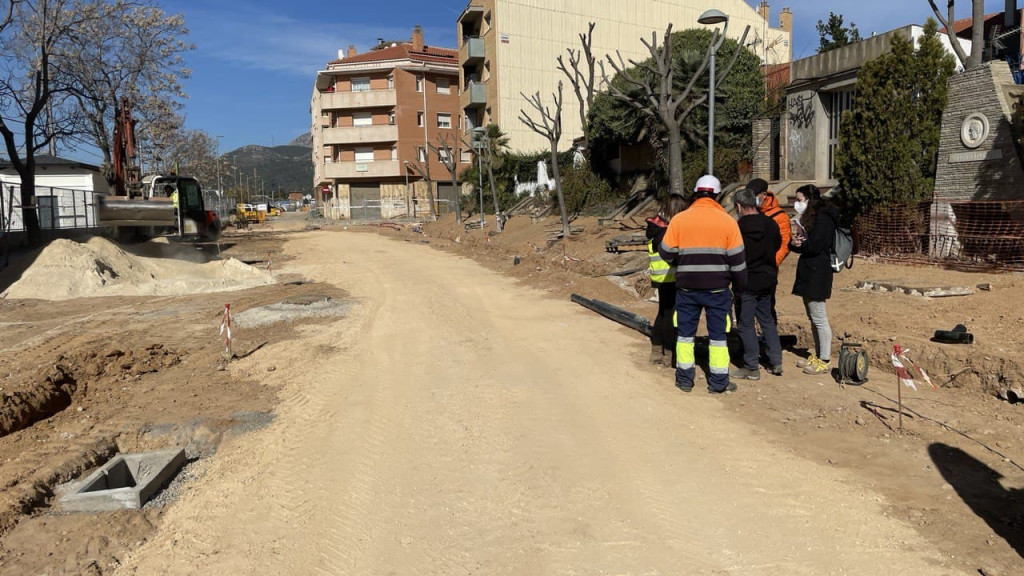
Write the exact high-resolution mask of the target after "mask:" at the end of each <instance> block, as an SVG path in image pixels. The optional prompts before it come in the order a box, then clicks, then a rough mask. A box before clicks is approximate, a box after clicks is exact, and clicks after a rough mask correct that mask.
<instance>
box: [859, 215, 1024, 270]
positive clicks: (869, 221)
mask: <svg viewBox="0 0 1024 576" xmlns="http://www.w3.org/2000/svg"><path fill="white" fill-rule="evenodd" d="M855 242H856V249H857V252H858V253H860V254H863V255H872V256H879V257H882V258H886V259H892V260H900V261H915V262H945V263H951V264H956V265H959V266H961V267H965V268H976V269H984V268H1004V269H1014V270H1020V269H1024V201H1020V200H1012V201H996V202H970V201H949V200H935V201H929V202H917V203H912V204H893V205H889V206H882V207H878V208H875V209H873V210H871V211H869V212H868V213H866V214H864V215H863V216H861V217H860V218H859V219H858V220H857V222H856V225H855Z"/></svg>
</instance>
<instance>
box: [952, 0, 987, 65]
mask: <svg viewBox="0 0 1024 576" xmlns="http://www.w3.org/2000/svg"><path fill="white" fill-rule="evenodd" d="M971 4H972V7H973V10H972V14H971V18H972V24H971V56H970V58H968V59H967V66H965V68H967V69H968V70H969V69H971V68H976V67H978V66H980V65H981V60H982V56H983V54H984V51H985V0H974V1H973V2H972V3H971ZM949 25H950V26H952V25H953V23H952V22H950V23H949Z"/></svg>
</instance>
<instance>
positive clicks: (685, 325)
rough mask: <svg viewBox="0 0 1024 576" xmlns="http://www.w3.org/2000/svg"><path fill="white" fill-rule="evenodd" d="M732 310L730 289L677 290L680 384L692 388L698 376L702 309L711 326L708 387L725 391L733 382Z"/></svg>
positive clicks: (677, 348)
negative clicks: (696, 342)
mask: <svg viewBox="0 0 1024 576" xmlns="http://www.w3.org/2000/svg"><path fill="white" fill-rule="evenodd" d="M730 310H732V292H730V291H729V290H728V289H722V290H714V291H701V290H692V291H691V290H679V291H677V292H676V323H677V324H678V331H679V333H678V336H677V338H676V386H679V387H680V388H692V387H693V380H694V377H695V376H696V373H697V370H696V365H697V364H696V360H695V359H694V354H693V342H694V337H695V336H696V335H697V325H698V324H699V323H700V313H701V311H706V317H707V326H708V340H709V342H708V372H709V373H710V374H709V375H708V389H709V390H711V391H712V392H721V391H724V390H725V388H726V387H727V386H728V385H729V347H728V343H727V342H726V334H727V333H728V332H729V328H730V326H729V322H730V318H729V312H730Z"/></svg>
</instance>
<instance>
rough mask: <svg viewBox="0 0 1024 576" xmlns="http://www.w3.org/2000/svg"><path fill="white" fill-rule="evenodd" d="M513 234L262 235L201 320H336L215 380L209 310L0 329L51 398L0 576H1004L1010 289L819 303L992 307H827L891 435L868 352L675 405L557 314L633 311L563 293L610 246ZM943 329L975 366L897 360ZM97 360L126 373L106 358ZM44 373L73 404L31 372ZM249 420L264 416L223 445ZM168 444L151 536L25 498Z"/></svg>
mask: <svg viewBox="0 0 1024 576" xmlns="http://www.w3.org/2000/svg"><path fill="white" fill-rule="evenodd" d="M513 223H514V226H513V227H511V228H510V230H508V231H507V232H506V234H505V235H503V236H501V237H494V236H490V235H488V234H487V233H486V232H485V231H474V232H471V233H466V232H464V231H460V230H457V229H456V228H455V227H454V226H451V225H446V224H444V223H439V224H434V225H429V226H427V227H425V232H426V234H423V235H421V234H416V233H413V232H410V231H401V232H394V231H391V230H382V234H376V233H370V234H367V233H357V232H366V231H372V232H376V231H377V229H376V228H369V227H355V226H353V227H350V228H349V229H347V230H345V229H344V227H342V226H333V227H329V228H326V229H324V230H317V231H306V232H298V231H288V230H281V228H282V227H281V226H280V225H279V226H278V230H276V231H273V232H271V231H269V230H266V229H264V230H257V231H255V232H253V233H250V234H245V235H239V236H237V237H234V238H232V239H231V242H233V243H235V244H236V245H235V246H234V247H231V248H229V249H227V250H226V253H228V254H231V253H232V251H233V253H234V254H235V255H236V257H238V258H239V259H241V260H243V261H254V260H256V259H257V258H262V259H264V260H268V259H269V260H272V261H273V268H274V271H275V272H274V273H275V275H276V277H277V279H278V280H279V282H278V284H275V285H273V286H266V287H261V288H251V289H247V290H242V291H239V292H237V293H232V295H231V296H230V300H231V301H232V306H233V308H234V309H237V310H238V312H239V314H243V313H245V312H250V311H251V312H250V313H251V315H252V316H253V317H257V318H268V317H271V316H268V314H269V313H273V314H277V313H279V312H280V310H281V304H282V302H283V301H290V302H291V301H296V299H297V301H314V300H317V298H318V297H319V295H323V294H329V295H331V296H332V297H333V299H334V300H335V301H337V302H343V303H344V306H342V307H341V309H342V310H341V312H338V313H339V314H340V315H330V316H327V317H312V318H306V319H296V320H294V321H292V322H286V323H280V322H279V323H272V324H265V323H263V322H257V323H256V324H254V327H253V328H250V329H248V330H243V329H239V333H238V336H237V342H238V343H237V346H238V349H239V350H241V351H243V353H242V354H241V355H243V356H245V357H244V358H239V359H236V360H235V361H233V362H231V363H229V364H228V365H227V366H226V370H223V371H221V370H219V365H220V364H221V361H220V353H221V347H220V344H221V343H220V342H219V341H218V340H217V339H216V338H215V337H211V336H210V334H211V333H212V332H215V331H216V325H217V323H218V321H219V312H220V310H221V309H222V307H223V302H222V300H225V299H226V296H225V295H222V294H213V295H205V294H201V295H195V296H191V297H184V296H175V297H162V298H160V299H158V300H156V301H154V300H153V299H136V298H89V299H74V300H67V301H64V302H61V303H57V304H52V303H41V302H40V303H34V302H33V301H24V300H22V301H0V306H3V313H4V320H5V322H7V323H8V324H9V328H10V330H9V331H8V333H7V335H6V336H5V337H3V338H2V339H0V348H2V349H4V350H5V355H4V356H3V358H2V360H3V362H4V363H5V364H4V366H0V368H3V370H2V372H3V373H6V374H9V375H8V380H11V379H15V377H14V376H10V374H21V373H31V372H32V370H42V371H43V373H42V375H41V377H43V378H44V379H45V378H47V377H48V378H49V379H48V380H46V382H50V383H51V387H53V381H55V382H56V383H57V384H58V387H59V385H62V386H64V387H65V388H74V389H73V390H70V391H68V392H67V395H68V396H69V397H70V400H71V403H70V404H69V405H68V406H67V407H64V408H62V409H60V410H58V411H57V413H56V414H55V415H54V416H52V417H50V418H48V419H46V420H42V421H38V422H35V423H34V424H33V425H31V426H30V427H28V428H25V429H22V430H18V431H15V432H13V433H10V434H8V435H7V436H4V437H0V462H3V466H2V467H0V483H2V485H3V486H5V498H6V500H0V512H2V511H3V510H4V509H8V510H10V509H12V508H10V507H9V506H7V505H9V504H10V503H12V499H11V498H10V497H9V496H8V495H9V494H12V493H15V492H17V491H21V492H22V493H25V494H26V496H25V497H24V498H22V499H21V500H15V501H14V503H15V504H18V505H19V506H20V507H17V506H16V507H15V508H13V509H14V510H15V511H17V510H21V513H20V516H19V515H8V520H7V523H6V524H5V525H3V527H0V530H3V531H4V533H3V536H2V537H0V572H2V573H4V574H8V573H10V574H82V573H87V574H106V573H117V574H195V573H209V574H310V573H321V574H377V573H393V574H412V573H424V574H471V573H474V574H549V573H559V574H577V573H586V574H595V573H599V574H605V573H607V574H612V573H614V574H972V573H973V574H977V573H978V571H979V570H982V571H983V573H984V574H988V575H989V576H995V575H998V574H1003V575H1006V574H1015V573H1020V571H1021V570H1022V569H1024V563H1022V561H1021V552H1022V551H1024V530H1022V526H1024V505H1022V501H1021V498H1020V494H1021V492H1020V490H1019V488H1020V487H1021V486H1022V485H1024V473H1022V470H1021V468H1020V466H1019V465H1018V464H1017V462H1022V461H1024V454H1022V452H1024V450H1022V446H1021V444H1020V441H1019V438H1020V427H1021V422H1022V419H1021V415H1020V413H1019V410H1020V408H1018V407H1017V406H1011V405H1008V404H1006V403H1001V402H999V401H997V400H995V399H994V398H993V396H992V395H991V391H992V390H994V389H996V388H998V387H1000V386H1004V385H1010V384H1015V383H1017V382H1019V380H1018V378H1019V366H1018V364H1017V363H1016V360H1015V359H1014V358H1013V354H1014V352H1015V351H1016V349H1017V347H1016V343H1017V342H1018V341H1019V340H1018V339H1019V338H1020V336H1019V334H1017V333H1016V330H1013V329H1012V326H1014V325H1016V323H1018V322H1020V314H1021V312H1020V311H1019V310H1016V309H1012V310H1006V309H1004V308H1003V307H1001V306H1000V303H1002V304H1005V302H1007V301H1013V300H1014V299H1017V300H1019V298H1020V296H1022V295H1024V294H1020V291H1021V289H1020V288H1018V287H1017V282H1018V280H1017V278H1016V277H1015V276H1007V275H979V274H964V275H962V276H958V275H957V273H952V272H947V271H936V270H934V269H921V268H914V269H907V268H899V267H895V266H891V265H886V264H879V263H868V264H867V265H863V266H858V267H857V268H855V271H856V272H852V271H851V272H850V273H844V275H843V276H842V277H841V278H842V280H841V283H842V285H843V287H851V286H852V285H853V284H854V283H855V282H856V281H857V280H858V279H865V278H876V279H877V278H890V277H901V278H902V277H906V278H910V279H912V280H917V281H921V282H942V283H944V284H962V283H965V282H966V283H972V282H973V283H980V282H989V283H991V284H993V290H992V291H991V292H979V293H977V294H975V295H972V296H970V297H967V298H961V299H959V300H953V299H947V300H941V301H940V300H930V301H926V300H924V299H922V298H919V297H918V298H915V297H909V296H904V295H896V294H875V293H864V292H859V291H843V290H839V291H837V296H836V298H835V299H834V301H833V302H832V303H831V306H832V309H833V315H834V318H835V320H834V323H836V324H840V326H839V328H838V329H837V331H839V332H844V331H845V332H850V333H851V334H853V335H856V337H857V338H861V339H863V340H864V341H865V342H866V343H867V345H868V346H869V347H870V348H871V349H872V350H881V349H884V348H885V347H886V346H891V344H892V341H893V340H891V339H897V338H898V339H900V340H901V341H905V342H906V343H908V344H909V345H911V346H912V347H914V348H915V349H916V351H919V352H920V354H921V355H920V356H917V355H915V356H914V357H915V358H916V359H918V360H919V361H921V362H922V363H923V364H925V365H926V367H928V368H930V369H931V371H932V373H933V375H936V380H937V382H938V383H939V384H940V385H941V387H940V388H939V389H937V390H931V389H927V390H926V389H922V390H920V391H919V392H916V393H915V392H913V391H907V392H906V393H905V394H904V400H905V402H906V408H905V415H904V425H905V430H904V433H903V434H902V435H900V434H898V433H897V430H896V426H897V424H896V409H895V404H894V400H895V398H894V395H895V391H896V389H895V386H894V384H893V382H892V381H891V380H890V377H891V374H888V375H887V374H885V373H883V372H881V371H880V369H879V368H878V362H877V359H876V358H875V356H876V354H875V352H872V356H873V361H875V365H874V366H873V368H872V370H873V371H874V373H873V374H872V376H873V378H872V381H871V382H869V383H868V384H866V385H864V386H861V387H846V388H840V387H839V386H838V385H836V384H835V383H834V382H831V381H830V380H828V379H825V378H820V377H812V376H805V375H802V374H799V373H798V371H796V370H795V369H793V368H792V362H793V361H795V360H796V358H797V357H796V356H794V355H793V353H792V352H787V355H786V363H787V366H788V368H787V373H786V375H785V376H783V377H781V378H771V379H769V378H767V377H766V378H763V379H762V380H761V381H760V382H758V383H742V384H741V389H740V390H739V392H738V393H737V394H734V395H732V396H728V397H716V396H710V395H708V394H706V393H704V392H703V391H702V390H699V389H698V391H697V392H695V393H693V394H683V393H681V392H679V391H677V390H676V389H674V388H673V387H672V386H671V373H670V372H669V371H667V370H658V369H655V368H653V367H649V366H647V365H646V364H645V360H646V352H647V345H646V342H645V341H644V340H643V339H642V338H641V337H640V336H639V335H638V334H637V333H635V332H632V331H629V330H627V329H625V328H621V327H618V326H616V325H614V324H612V323H610V322H609V321H607V320H604V319H602V318H599V317H597V316H595V315H593V314H592V313H590V312H588V311H586V310H584V309H582V308H579V307H577V306H575V305H573V304H570V303H569V302H568V299H567V298H566V296H567V295H568V293H571V292H580V293H583V294H584V295H587V296H590V297H599V298H601V299H604V300H608V301H612V302H615V303H617V304H619V305H622V306H625V307H628V308H630V309H633V310H635V311H637V312H641V313H645V314H648V315H649V314H650V313H651V312H652V310H653V305H652V304H650V303H648V302H645V301H644V299H643V298H642V296H644V294H642V292H643V290H644V287H643V282H640V281H639V280H638V279H637V278H629V279H627V283H632V285H633V286H635V287H636V288H639V289H640V292H641V294H640V295H641V297H640V298H637V297H636V296H634V295H632V294H630V293H629V292H628V291H627V290H624V289H623V288H621V287H619V286H618V285H616V284H613V283H611V282H609V281H607V279H604V278H594V277H592V275H593V274H594V273H599V272H600V271H605V272H607V271H611V270H617V269H622V268H624V267H628V266H625V265H626V264H628V263H629V262H630V261H631V260H635V259H636V256H637V255H635V254H632V255H631V254H619V255H613V254H605V253H604V252H603V239H604V238H605V237H607V236H610V235H614V234H622V233H623V232H622V231H616V230H598V229H596V227H593V226H591V225H589V224H588V225H587V228H588V231H587V233H586V234H584V235H583V236H582V237H580V238H577V237H573V238H571V239H570V240H569V241H568V242H567V243H566V245H565V251H564V252H563V250H562V247H561V245H555V246H553V247H551V248H549V247H547V246H546V245H545V244H544V227H545V223H541V224H538V225H527V224H526V223H522V222H516V221H513ZM547 224H551V222H548V223H547ZM300 228H301V226H296V227H295V228H294V230H298V229H300ZM438 247H440V248H442V249H443V251H441V250H436V249H435V248H438ZM446 252H448V253H446ZM244 254H248V255H249V257H245V256H244ZM262 254H266V256H255V255H262ZM456 254H458V255H461V256H464V257H458V256H456ZM516 256H518V257H519V260H520V263H519V264H518V265H516V264H514V263H513V258H514V257H516ZM481 264H483V265H481ZM860 264H865V263H860ZM787 273H788V274H791V271H789V272H786V271H785V270H784V275H785V274H787ZM847 274H849V275H848V276H847ZM298 279H301V280H303V281H305V282H307V283H304V284H298V285H296V284H287V283H286V281H288V280H298ZM789 281H790V282H791V276H790V277H789ZM784 282H785V280H784ZM971 285H973V284H971ZM790 300H792V299H790V298H780V315H781V316H782V322H783V325H784V326H786V327H788V328H791V331H792V332H794V333H797V335H798V336H800V337H801V338H802V339H805V338H806V336H805V335H803V334H800V333H799V327H800V326H801V324H802V323H803V320H802V318H801V316H800V313H799V310H798V308H797V306H796V305H794V303H792V302H790ZM289 305H290V304H289ZM54 313H57V314H59V315H62V316H63V319H62V321H60V322H58V321H55V320H50V319H51V318H52V317H53V315H54ZM76 315H77V316H76ZM85 316H89V317H90V321H89V323H88V324H84V323H82V324H75V323H74V322H72V321H69V320H68V318H71V319H72V320H73V319H74V318H76V317H85ZM999 316H1002V318H1001V319H998V317H999ZM125 318H128V319H130V320H132V321H130V322H125ZM142 318H145V319H147V324H146V326H145V327H144V328H140V327H138V326H137V324H138V323H139V322H138V320H139V319H142ZM157 318H159V320H156V319H157ZM853 318H859V319H860V321H855V320H853ZM958 318H969V319H970V322H969V326H970V327H971V329H972V331H975V332H976V333H977V334H978V339H979V344H982V345H981V346H979V345H975V346H973V347H964V348H962V349H961V348H957V349H952V350H951V349H948V348H939V347H938V345H935V344H932V343H928V342H927V336H928V335H930V331H932V330H934V329H938V328H941V327H946V328H948V327H951V326H952V324H954V323H956V321H962V320H957V319H958ZM952 320H956V321H953V322H951V321H952ZM945 324H949V326H945ZM82 325H87V326H88V329H87V330H83V329H81V326H82ZM933 325H934V327H932V326H933ZM114 343H130V344H131V345H130V346H129V345H127V344H122V345H120V348H121V352H122V355H120V356H117V355H114V356H107V355H106V353H105V350H106V348H104V346H106V347H109V346H111V345H112V344H114ZM157 345H160V347H159V348H157V347H155V346H157ZM1000 348H1002V350H1000ZM154 351H156V352H154ZM75 354H78V355H80V356H75ZM89 354H94V356H93V357H91V359H90V356H89ZM61 355H63V357H65V358H66V359H67V362H66V364H67V366H66V370H65V372H69V373H71V375H72V376H76V377H75V378H73V380H75V383H76V386H70V385H69V384H68V383H67V382H66V380H67V378H64V379H61V378H59V377H58V378H55V377H54V376H59V374H58V375H55V374H53V373H47V372H46V371H47V370H50V369H49V368H47V367H48V366H51V365H53V364H54V362H53V360H54V358H55V357H59V356H61ZM83 355H84V356H83ZM126 356H127V357H128V359H129V360H130V361H128V360H125V361H121V360H120V359H121V358H124V357H126ZM99 358H103V359H106V358H115V359H118V360H116V361H115V360H102V361H99V360H97V359H99ZM153 358H156V359H155V360H154V359H153ZM147 359H148V363H147V362H146V360H147ZM90 363H91V364H90ZM58 364H59V362H58ZM90 365H95V367H94V368H92V369H91V371H88V370H86V371H85V372H81V371H82V370H83V368H81V367H88V366H90ZM111 365H112V366H113V367H114V368H111V367H110V366H111ZM150 365H155V369H154V370H150V369H149V368H148V366H150ZM965 365H966V366H967V367H969V368H971V369H970V370H966V371H965V370H964V366H965ZM126 366H127V367H126ZM136 367H139V368H136ZM142 367H146V368H144V369H143V368H142ZM115 368H116V369H115ZM947 369H948V370H947ZM957 371H959V375H956V376H953V377H950V374H951V373H957ZM51 372H52V371H51ZM92 372H97V374H95V375H91V376H84V375H82V374H92ZM993 375H995V376H994V377H992V376H993ZM79 382H88V387H87V388H88V392H87V393H83V392H82V388H83V386H82V385H80V384H78V383H79ZM61 383H63V384H61ZM4 385H5V386H9V384H6V383H5V384H4ZM143 392H144V393H143ZM6 401H7V397H6V395H5V402H6ZM79 409H82V410H79ZM252 413H259V414H267V416H268V417H267V418H266V419H264V420H263V422H265V423H264V424H261V425H260V426H252V425H246V424H245V423H246V422H247V421H249V419H247V418H246V417H245V416H244V415H245V414H252ZM271 413H272V414H271ZM90 417H91V418H92V419H93V421H92V422H91V423H90V422H89V420H88V418H90ZM263 426H265V427H263ZM168 445H187V446H188V447H189V449H190V456H191V457H192V463H191V464H190V465H189V469H188V474H186V475H185V476H186V478H185V480H183V481H181V482H179V484H178V485H177V486H172V488H171V489H169V490H170V491H172V492H174V493H175V494H174V498H171V499H166V502H167V504H166V505H164V506H163V507H151V508H149V509H147V510H143V511H141V512H121V513H112V514H111V513H107V514H97V515H87V516H83V515H62V514H60V511H59V506H55V507H53V508H48V507H46V505H45V504H46V503H47V502H48V501H49V500H50V497H49V496H48V493H47V491H46V490H38V489H37V490H36V492H35V493H32V491H31V490H28V489H27V488H26V486H27V485H30V486H34V487H37V488H38V485H39V484H40V483H43V484H45V482H47V481H48V482H49V483H50V484H54V483H56V481H58V480H66V479H70V477H73V476H74V475H76V474H77V473H80V472H83V471H85V470H88V469H89V468H90V467H91V466H93V465H95V463H96V462H97V461H102V456H103V455H105V454H109V453H112V452H113V451H114V450H116V449H121V450H128V449H137V448H149V447H164V446H168ZM33 494H34V495H33ZM2 518H3V516H0V519H2ZM87 528H88V529H87Z"/></svg>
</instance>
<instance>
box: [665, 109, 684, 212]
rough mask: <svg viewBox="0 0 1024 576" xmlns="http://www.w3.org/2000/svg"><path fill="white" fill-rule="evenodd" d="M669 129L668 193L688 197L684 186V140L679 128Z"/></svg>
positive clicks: (670, 127) (669, 127)
mask: <svg viewBox="0 0 1024 576" xmlns="http://www.w3.org/2000/svg"><path fill="white" fill-rule="evenodd" d="M666 128H668V191H669V193H670V194H678V195H680V196H683V197H685V196H686V188H685V187H684V186H683V140H682V138H681V137H680V136H679V129H678V127H676V128H673V127H672V126H666Z"/></svg>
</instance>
